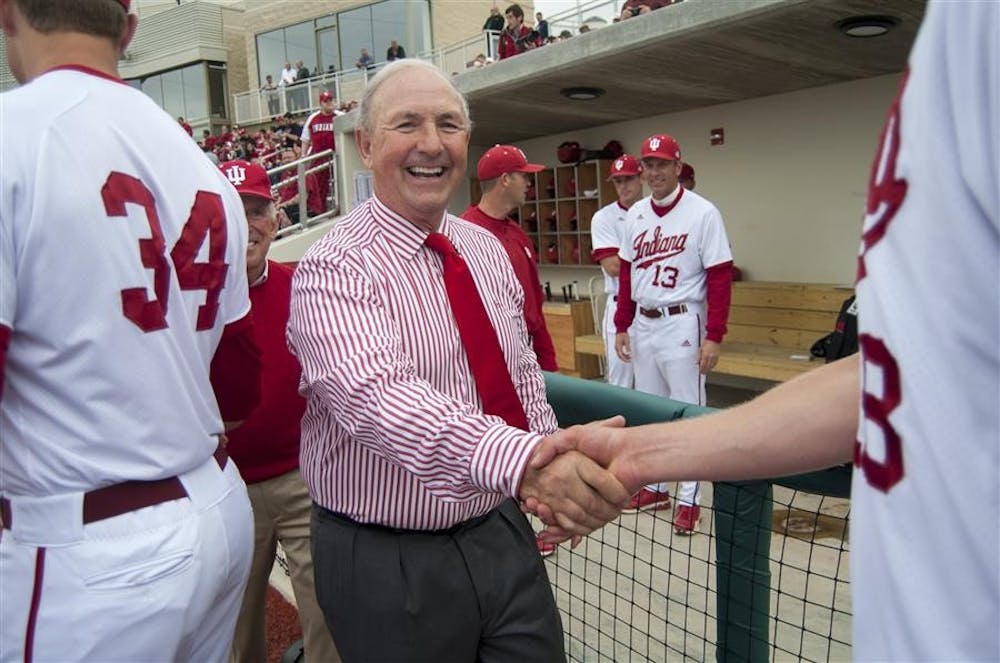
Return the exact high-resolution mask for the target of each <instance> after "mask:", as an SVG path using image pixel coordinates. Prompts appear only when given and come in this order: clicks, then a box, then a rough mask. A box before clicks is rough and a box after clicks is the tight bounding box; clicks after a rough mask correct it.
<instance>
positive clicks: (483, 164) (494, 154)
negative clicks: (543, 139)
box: [476, 145, 545, 181]
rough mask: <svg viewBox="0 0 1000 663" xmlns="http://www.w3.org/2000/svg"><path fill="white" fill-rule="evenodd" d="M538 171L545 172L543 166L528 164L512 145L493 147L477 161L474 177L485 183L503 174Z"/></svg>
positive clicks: (520, 152) (526, 158)
mask: <svg viewBox="0 0 1000 663" xmlns="http://www.w3.org/2000/svg"><path fill="white" fill-rule="evenodd" d="M540 170H545V166H541V165H539V164H537V163H528V157H526V156H524V152H522V151H521V150H519V149H518V148H516V147H514V146H513V145H494V146H493V147H491V148H490V149H488V150H486V154H484V155H483V157H482V158H481V159H480V160H479V165H478V166H476V175H477V176H478V177H479V179H480V180H481V181H486V180H492V179H496V178H498V177H500V176H501V175H503V174H504V173H537V172H538V171H540Z"/></svg>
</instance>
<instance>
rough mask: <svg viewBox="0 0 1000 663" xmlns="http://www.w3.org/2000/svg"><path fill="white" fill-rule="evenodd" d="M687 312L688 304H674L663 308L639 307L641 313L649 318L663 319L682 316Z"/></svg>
mask: <svg viewBox="0 0 1000 663" xmlns="http://www.w3.org/2000/svg"><path fill="white" fill-rule="evenodd" d="M687 312H688V306H687V304H674V305H673V306H664V307H663V308H642V307H641V306H640V307H639V313H642V314H643V315H644V316H646V317H647V318H662V317H663V316H664V315H680V314H681V313H687Z"/></svg>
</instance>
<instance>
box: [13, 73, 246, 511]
mask: <svg viewBox="0 0 1000 663" xmlns="http://www.w3.org/2000/svg"><path fill="white" fill-rule="evenodd" d="M0 107H2V109H3V112H2V121H3V125H2V127H3V140H2V145H0V164H2V168H0V185H2V188H0V325H3V326H6V327H8V328H9V329H11V330H12V335H11V339H10V347H9V349H8V352H7V361H6V368H5V387H4V392H3V397H2V399H0V431H2V441H3V444H2V447H0V490H2V491H3V492H4V493H6V494H8V495H30V496H35V495H51V494H56V493H70V492H74V491H81V490H88V489H91V488H94V487H96V486H101V485H106V484H112V483H118V482H121V481H125V480H132V479H157V478H163V477H168V476H173V475H177V474H180V473H182V472H185V471H187V470H190V469H191V468H192V467H194V466H196V465H198V464H199V463H201V462H203V461H204V460H205V459H206V458H208V457H209V456H210V455H211V453H212V452H213V451H214V450H215V448H216V445H217V443H218V441H217V439H216V437H215V435H217V434H219V433H221V432H222V430H223V425H222V421H221V419H220V416H219V409H218V406H217V405H216V400H215V396H214V393H213V391H212V387H211V385H210V384H209V379H208V366H209V363H210V361H211V359H212V356H213V354H214V352H215V348H216V346H217V345H218V343H219V339H220V337H221V335H222V330H223V327H224V325H225V324H227V323H229V322H232V321H235V320H238V319H240V318H242V317H243V316H245V315H246V314H247V312H248V310H249V299H248V296H247V278H246V245H247V223H246V217H245V216H244V212H243V205H242V203H241V201H240V198H239V195H238V194H237V193H236V192H235V190H234V189H233V187H232V185H230V184H229V182H227V181H226V179H225V177H223V175H222V173H220V172H219V170H218V169H217V168H216V167H214V166H213V165H212V164H211V163H210V162H209V161H208V160H207V159H205V158H204V156H202V154H201V151H200V150H199V149H198V147H197V145H195V143H194V142H192V141H191V139H190V138H189V137H188V135H187V134H186V133H185V132H184V130H183V129H182V128H181V127H180V126H179V125H178V124H177V122H176V121H175V120H174V119H173V118H172V117H170V116H168V115H167V114H166V113H165V112H164V111H163V110H162V109H161V108H159V107H158V106H157V105H156V104H155V103H154V102H153V101H152V100H151V99H150V98H149V97H147V96H146V95H144V94H142V93H141V92H139V91H137V90H135V89H133V88H131V87H129V86H128V85H126V84H124V83H122V82H121V81H118V80H112V79H109V78H107V77H105V76H103V75H101V74H98V73H97V72H91V71H89V70H85V69H84V68H79V67H76V68H63V69H58V70H54V71H51V72H49V73H46V74H44V75H42V76H40V77H39V78H36V79H35V80H33V81H31V82H30V83H28V84H27V85H24V86H23V87H20V88H17V89H15V90H12V91H10V92H6V93H4V94H3V96H2V97H0ZM181 155H183V163H184V164H185V167H183V168H172V167H171V166H170V164H171V163H172V162H174V161H176V160H178V158H179V157H180V156H181ZM192 164H193V165H194V166H196V167H191V166H192Z"/></svg>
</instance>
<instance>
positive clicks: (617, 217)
mask: <svg viewBox="0 0 1000 663" xmlns="http://www.w3.org/2000/svg"><path fill="white" fill-rule="evenodd" d="M627 214H628V210H627V209H626V208H624V207H622V205H621V203H619V202H618V201H617V200H616V201H615V202H613V203H611V204H610V205H605V206H604V207H602V208H601V209H599V210H597V212H595V213H594V216H593V217H592V218H591V220H590V239H591V244H592V245H593V247H594V251H599V250H601V249H616V250H617V249H618V248H619V247H621V245H622V238H623V237H624V236H625V219H626V215H627ZM602 272H603V270H602ZM603 274H604V292H606V293H608V294H609V295H617V294H618V277H617V276H609V275H608V273H607V272H603Z"/></svg>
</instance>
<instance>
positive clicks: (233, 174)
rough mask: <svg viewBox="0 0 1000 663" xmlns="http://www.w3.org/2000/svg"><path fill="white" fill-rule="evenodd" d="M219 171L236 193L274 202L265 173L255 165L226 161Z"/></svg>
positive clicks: (269, 182)
mask: <svg viewBox="0 0 1000 663" xmlns="http://www.w3.org/2000/svg"><path fill="white" fill-rule="evenodd" d="M219 170H221V171H222V174H223V175H225V176H226V179H228V180H229V182H230V183H231V184H232V185H233V186H234V187H236V190H237V191H238V192H240V193H242V194H246V195H248V196H256V197H257V198H264V199H266V200H274V198H273V197H272V196H271V180H269V179H268V177H267V171H265V170H264V169H263V168H262V167H260V166H258V165H257V164H255V163H250V162H249V161H241V160H237V161H227V162H225V163H224V164H222V165H220V166H219Z"/></svg>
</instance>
